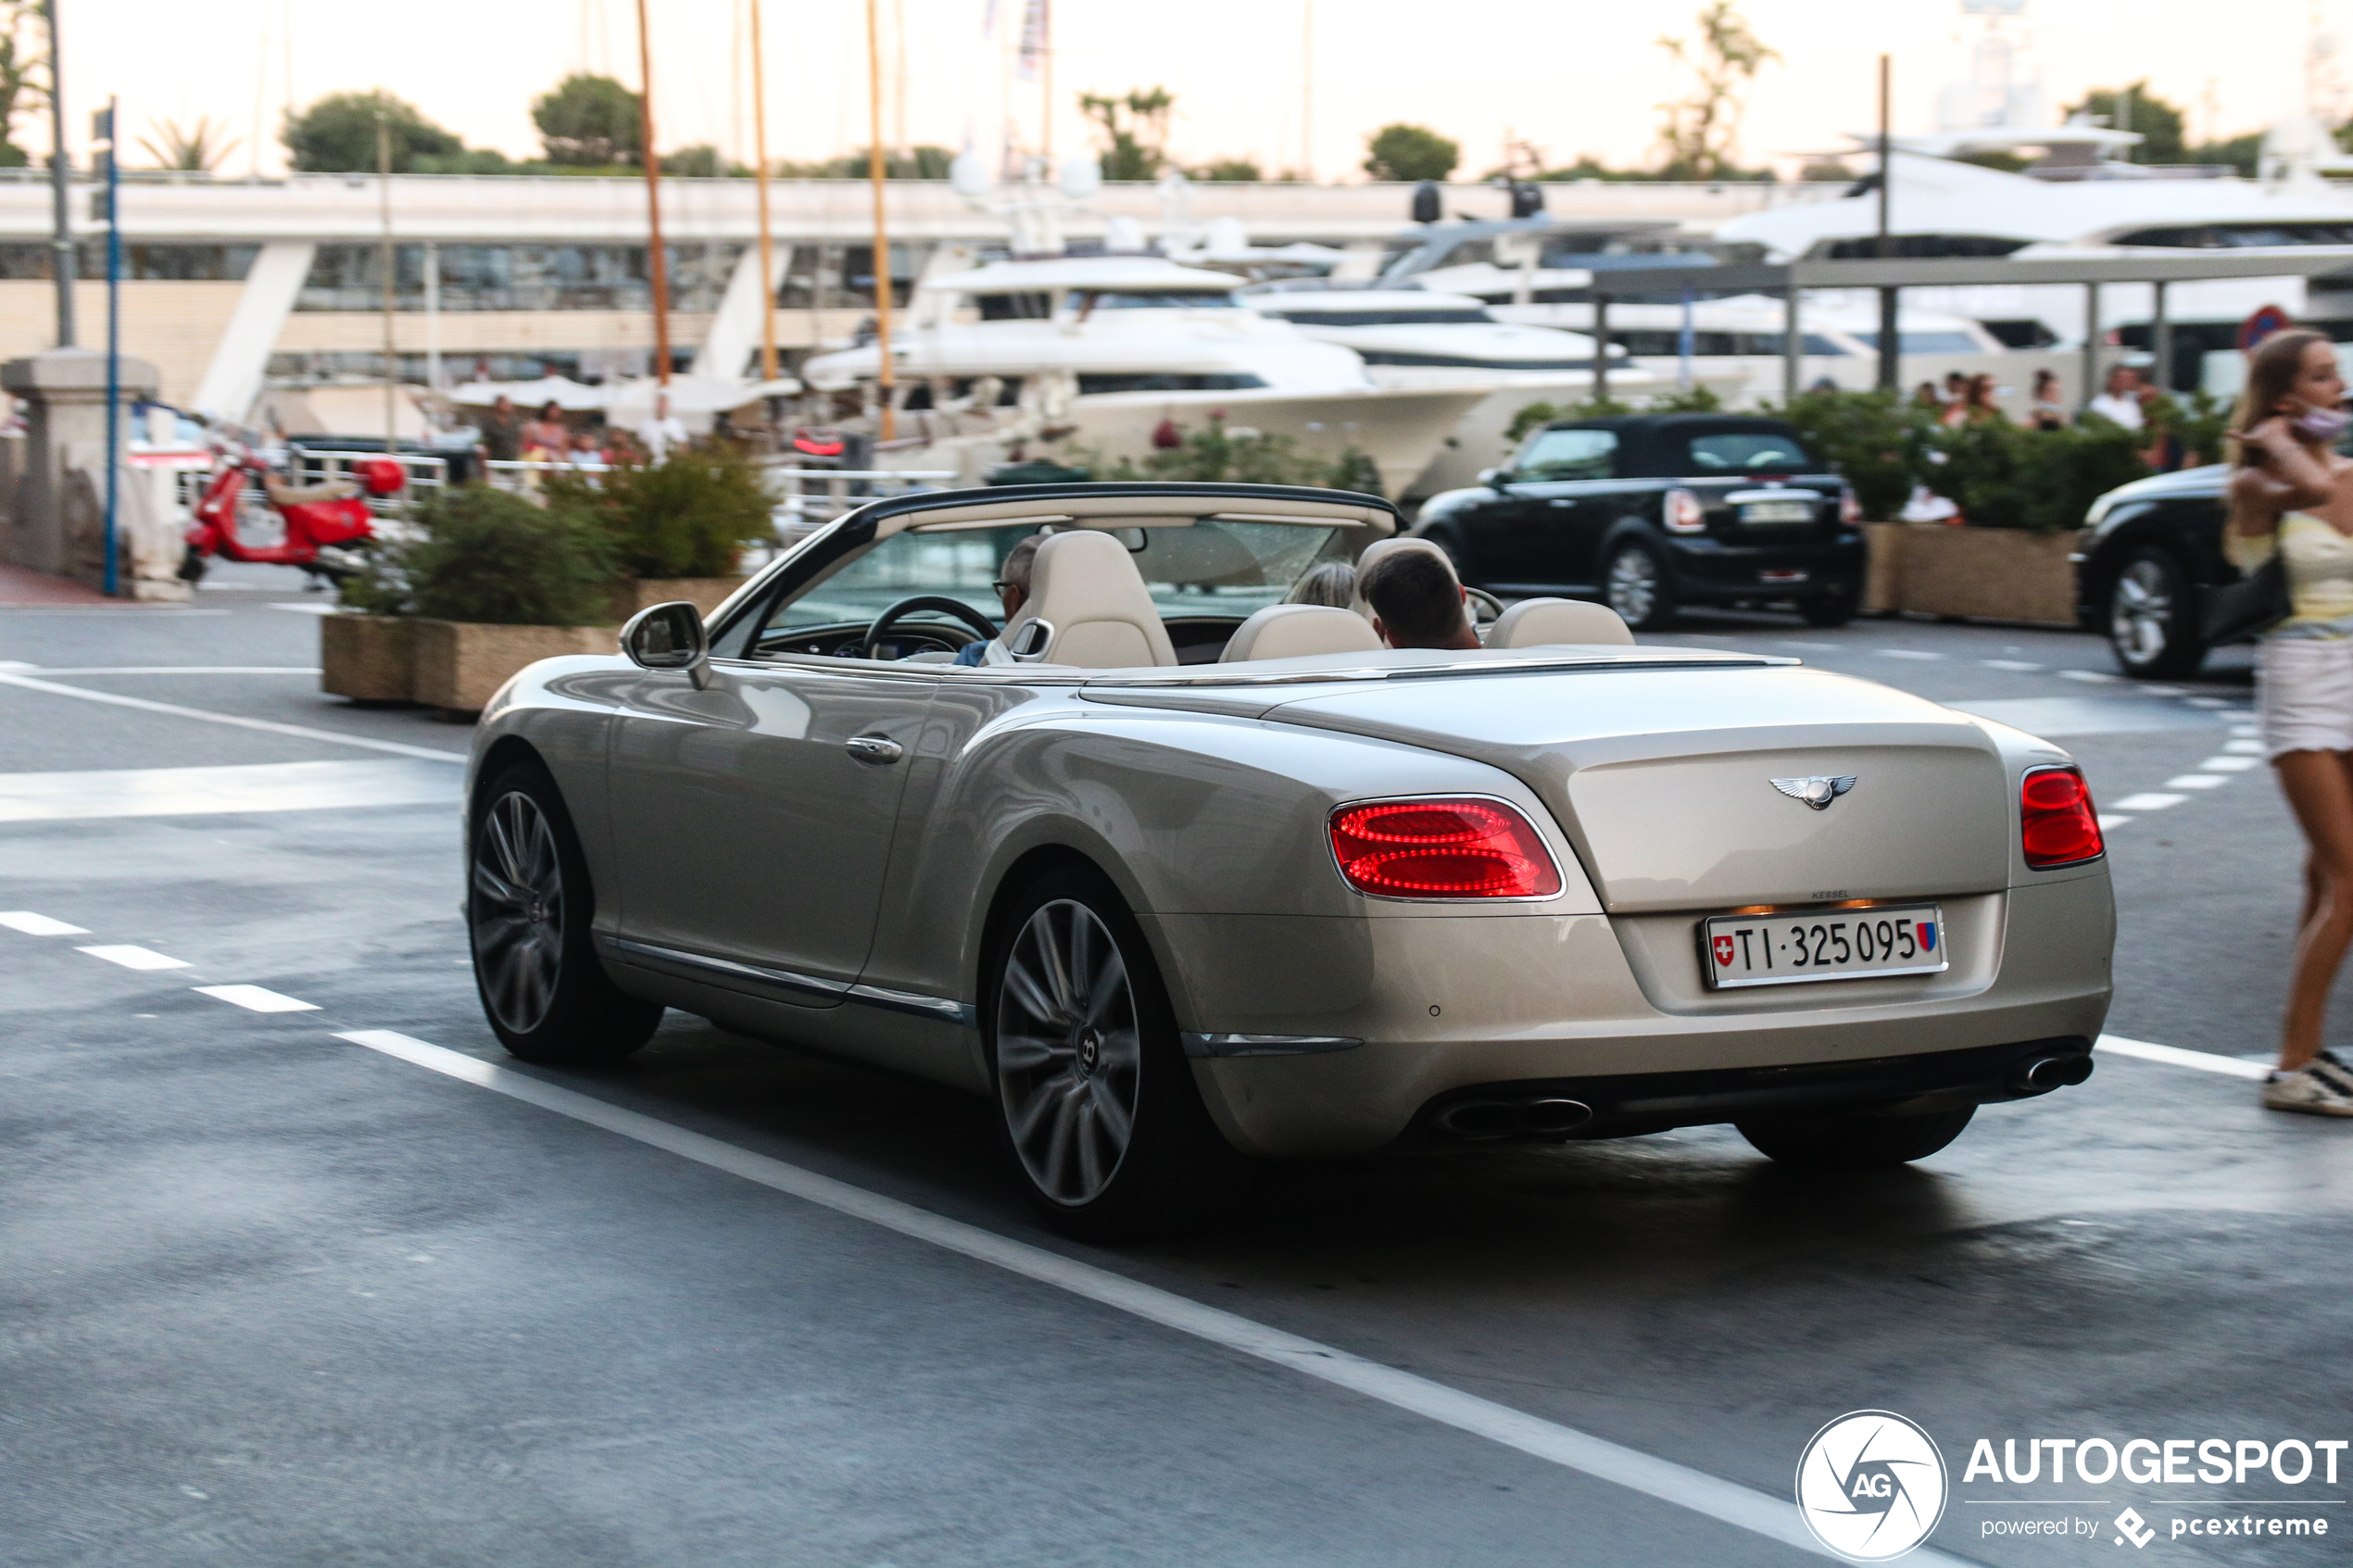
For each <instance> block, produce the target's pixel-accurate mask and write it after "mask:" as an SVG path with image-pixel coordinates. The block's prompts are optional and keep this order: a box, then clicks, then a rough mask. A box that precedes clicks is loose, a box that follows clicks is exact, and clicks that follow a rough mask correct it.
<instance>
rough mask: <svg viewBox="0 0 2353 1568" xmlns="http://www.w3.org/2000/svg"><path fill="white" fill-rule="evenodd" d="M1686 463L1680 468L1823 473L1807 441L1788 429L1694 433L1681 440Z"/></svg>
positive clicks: (1691, 470)
mask: <svg viewBox="0 0 2353 1568" xmlns="http://www.w3.org/2000/svg"><path fill="white" fill-rule="evenodd" d="M1679 444H1680V445H1683V447H1684V451H1683V453H1682V454H1681V456H1682V457H1683V458H1684V464H1683V466H1682V467H1681V468H1680V469H1679V470H1677V471H1679V472H1681V473H1686V474H1711V473H1819V472H1822V471H1823V469H1822V465H1821V464H1820V463H1818V462H1816V461H1815V460H1814V457H1813V455H1812V454H1811V453H1809V452H1807V451H1806V447H1805V445H1804V443H1802V442H1800V441H1799V440H1798V439H1797V437H1796V435H1795V434H1794V433H1791V432H1788V431H1778V430H1726V431H1713V432H1710V433H1707V434H1705V435H1690V436H1685V437H1683V438H1682V440H1681V442H1680V443H1679Z"/></svg>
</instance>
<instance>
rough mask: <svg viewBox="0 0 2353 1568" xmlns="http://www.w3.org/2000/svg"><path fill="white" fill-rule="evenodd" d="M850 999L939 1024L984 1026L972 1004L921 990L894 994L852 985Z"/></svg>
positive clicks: (876, 987) (865, 986)
mask: <svg viewBox="0 0 2353 1568" xmlns="http://www.w3.org/2000/svg"><path fill="white" fill-rule="evenodd" d="M849 999H850V1000H851V1001H853V1002H863V1003H865V1004H866V1005H867V1006H868V1007H872V1008H881V1009H883V1010H885V1011H887V1012H903V1013H908V1014H910V1015H912V1016H913V1017H916V1018H928V1019H930V1020H931V1021H932V1022H935V1023H955V1024H961V1025H963V1027H964V1028H966V1029H975V1028H978V1027H979V1025H980V1015H979V1014H978V1013H977V1012H976V1011H975V1010H973V1009H972V1008H971V1007H970V1006H969V1005H967V1004H966V1003H963V1002H959V1001H955V1000H952V999H951V998H950V997H926V996H925V995H924V994H923V993H922V992H920V991H892V990H887V989H886V988H885V987H883V986H880V985H852V986H851V987H850V988H849Z"/></svg>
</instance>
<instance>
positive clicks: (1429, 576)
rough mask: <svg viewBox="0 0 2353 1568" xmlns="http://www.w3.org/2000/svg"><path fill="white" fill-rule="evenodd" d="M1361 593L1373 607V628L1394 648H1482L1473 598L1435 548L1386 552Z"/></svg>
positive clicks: (1359, 585) (1361, 585) (1366, 574)
mask: <svg viewBox="0 0 2353 1568" xmlns="http://www.w3.org/2000/svg"><path fill="white" fill-rule="evenodd" d="M1357 591H1358V592H1360V593H1362V594H1363V595H1364V596H1365V603H1366V604H1368V605H1370V606H1372V607H1373V630H1374V631H1376V632H1378V633H1380V635H1381V639H1382V640H1383V641H1384V642H1386V643H1388V644H1389V646H1390V647H1393V648H1465V649H1471V648H1477V647H1478V633H1476V632H1474V631H1472V630H1471V624H1470V617H1469V615H1468V614H1467V613H1466V610H1467V608H1468V606H1469V604H1470V595H1469V594H1468V593H1467V592H1466V591H1465V590H1464V588H1463V585H1462V583H1459V582H1457V581H1456V580H1455V577H1454V568H1453V564H1452V563H1451V562H1449V561H1448V560H1447V558H1445V557H1444V556H1442V555H1441V554H1440V553H1439V552H1438V550H1437V549H1436V547H1435V546H1430V547H1423V546H1416V547H1414V548H1412V549H1399V550H1388V551H1384V552H1383V553H1382V554H1381V555H1380V556H1379V557H1378V558H1376V559H1375V560H1374V562H1373V564H1372V565H1371V566H1369V567H1367V568H1365V572H1364V575H1363V577H1362V578H1360V579H1359V580H1358V583H1357Z"/></svg>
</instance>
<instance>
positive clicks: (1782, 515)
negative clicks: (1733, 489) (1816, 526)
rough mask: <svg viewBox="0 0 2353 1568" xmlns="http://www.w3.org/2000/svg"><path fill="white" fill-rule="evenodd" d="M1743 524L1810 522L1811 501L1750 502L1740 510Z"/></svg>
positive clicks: (1812, 511)
mask: <svg viewBox="0 0 2353 1568" xmlns="http://www.w3.org/2000/svg"><path fill="white" fill-rule="evenodd" d="M1741 521H1743V522H1811V521H1814V503H1813V502H1811V501H1751V502H1750V503H1748V505H1746V506H1744V507H1743V508H1741Z"/></svg>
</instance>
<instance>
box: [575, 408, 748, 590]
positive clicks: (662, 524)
mask: <svg viewBox="0 0 2353 1568" xmlns="http://www.w3.org/2000/svg"><path fill="white" fill-rule="evenodd" d="M541 494H542V495H543V496H544V498H545V499H546V501H547V509H548V510H549V511H551V512H562V513H566V514H568V515H571V516H574V517H577V518H581V519H584V520H587V521H593V522H594V523H595V524H596V525H597V526H598V527H600V528H602V529H603V530H604V531H605V532H606V533H608V534H609V535H610V537H611V539H612V542H613V546H614V549H615V551H616V553H617V556H618V559H619V562H620V567H621V571H622V573H623V581H622V582H621V583H620V584H619V586H618V587H616V588H615V589H614V591H613V595H612V603H611V607H610V610H609V612H608V613H609V614H610V618H611V620H613V621H616V622H619V621H626V620H628V619H629V618H630V617H631V616H633V615H635V614H636V613H637V611H639V610H641V609H644V608H647V607H648V605H658V604H665V603H668V602H669V601H671V600H673V599H686V600H687V601H689V602H690V603H692V604H694V605H696V606H697V607H698V608H700V609H701V610H702V611H703V613H704V614H706V615H708V614H710V613H711V610H713V609H715V608H718V605H719V602H720V600H722V599H724V598H725V597H726V596H728V595H729V594H732V593H734V592H735V591H736V588H737V586H739V585H740V584H741V583H742V582H743V578H742V576H741V575H739V574H738V573H737V571H736V563H737V561H738V560H739V559H740V558H742V555H743V551H744V546H747V545H749V544H752V543H754V542H756V541H759V540H764V539H767V538H769V537H771V536H772V533H773V530H774V523H773V522H772V521H771V517H770V514H771V512H772V510H773V508H774V502H773V501H772V500H771V499H770V497H769V495H768V487H767V484H766V483H765V481H764V480H763V479H762V477H761V472H760V470H759V469H758V468H757V467H756V466H754V464H753V463H752V462H751V461H750V459H749V458H747V457H746V456H745V455H744V454H743V453H742V452H741V451H739V450H737V449H736V448H735V447H733V446H729V445H711V446H705V447H698V448H696V449H694V450H685V449H681V450H679V451H676V452H673V453H672V454H671V455H670V456H669V457H668V458H666V459H664V460H663V461H661V462H659V463H623V464H620V465H618V466H616V467H614V468H613V469H611V470H609V471H607V472H604V473H600V474H587V473H564V472H557V473H551V474H549V475H547V478H546V480H545V481H544V482H543V484H542V487H541Z"/></svg>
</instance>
